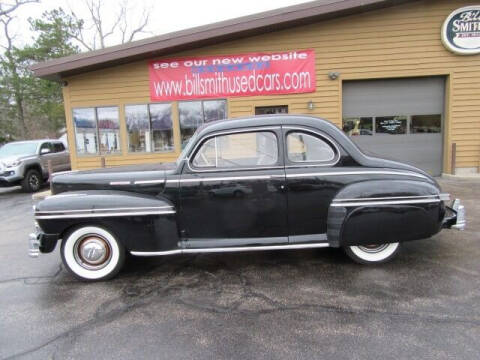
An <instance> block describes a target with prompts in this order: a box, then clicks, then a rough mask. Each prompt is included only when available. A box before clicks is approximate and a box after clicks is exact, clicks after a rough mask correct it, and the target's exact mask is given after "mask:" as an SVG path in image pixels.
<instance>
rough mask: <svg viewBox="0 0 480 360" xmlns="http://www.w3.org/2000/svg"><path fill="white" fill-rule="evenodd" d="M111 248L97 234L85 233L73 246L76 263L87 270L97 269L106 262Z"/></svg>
mask: <svg viewBox="0 0 480 360" xmlns="http://www.w3.org/2000/svg"><path fill="white" fill-rule="evenodd" d="M110 255H111V250H110V246H109V244H108V242H107V241H106V240H105V239H103V238H102V237H100V236H98V235H87V236H85V237H83V238H81V239H79V240H78V241H77V243H76V246H75V259H76V260H77V263H78V264H79V265H80V266H82V267H84V268H86V269H89V270H98V269H101V268H103V267H104V266H105V265H107V264H108V261H109V260H110Z"/></svg>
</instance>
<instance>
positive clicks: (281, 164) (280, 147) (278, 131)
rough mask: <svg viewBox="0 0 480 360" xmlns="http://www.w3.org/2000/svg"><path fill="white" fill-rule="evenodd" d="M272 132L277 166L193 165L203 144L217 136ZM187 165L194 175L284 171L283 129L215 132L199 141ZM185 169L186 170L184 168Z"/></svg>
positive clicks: (189, 156)
mask: <svg viewBox="0 0 480 360" xmlns="http://www.w3.org/2000/svg"><path fill="white" fill-rule="evenodd" d="M266 131H268V132H271V133H272V134H274V135H275V138H276V139H277V154H278V156H277V161H276V162H275V164H272V165H267V166H255V167H238V168H217V167H203V168H202V167H197V166H195V165H193V160H194V159H195V156H196V155H197V153H198V151H199V150H200V149H201V147H202V146H203V144H205V142H207V141H208V140H210V139H211V138H215V137H217V136H224V135H234V134H241V133H251V132H266ZM185 160H186V163H187V168H188V169H189V170H190V172H192V173H211V172H236V171H252V170H266V169H283V168H284V154H283V144H282V143H281V127H280V126H267V127H259V128H245V129H232V130H228V131H219V132H214V133H212V134H208V135H206V136H204V137H203V138H201V139H199V140H198V142H197V143H196V144H195V146H194V148H193V149H192V151H191V152H190V154H189V155H188V156H187V157H186V158H185ZM184 169H185V168H184Z"/></svg>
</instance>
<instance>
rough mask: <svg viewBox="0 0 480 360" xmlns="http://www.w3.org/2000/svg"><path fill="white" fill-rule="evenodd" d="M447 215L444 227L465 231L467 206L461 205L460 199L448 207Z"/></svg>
mask: <svg viewBox="0 0 480 360" xmlns="http://www.w3.org/2000/svg"><path fill="white" fill-rule="evenodd" d="M446 208H447V213H446V214H445V217H444V219H443V224H442V227H444V228H447V229H456V230H464V229H465V226H466V225H467V220H466V218H465V206H463V205H462V204H461V203H460V199H455V200H453V201H452V203H451V204H450V206H447V207H446Z"/></svg>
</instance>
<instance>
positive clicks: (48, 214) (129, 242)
mask: <svg viewBox="0 0 480 360" xmlns="http://www.w3.org/2000/svg"><path fill="white" fill-rule="evenodd" d="M35 219H36V221H37V223H38V225H39V227H40V228H41V230H42V232H43V233H45V234H48V235H52V236H53V235H57V238H58V239H60V238H62V237H63V236H65V235H66V234H67V233H68V232H69V231H70V230H72V229H74V228H77V227H79V226H85V225H97V226H101V227H104V228H106V229H107V230H109V231H111V232H112V233H113V234H114V235H115V236H116V237H117V238H118V239H119V241H120V242H121V243H122V244H123V245H124V246H125V247H126V249H127V250H129V251H158V250H159V249H160V250H170V249H176V248H177V246H178V243H179V240H180V239H179V232H178V226H177V218H176V209H175V206H174V205H173V203H172V202H171V201H170V200H168V199H166V198H163V197H161V196H151V195H146V194H138V193H131V192H127V191H114V190H88V191H78V192H65V193H61V194H58V195H53V196H50V197H47V198H46V199H45V200H42V201H41V202H39V203H38V204H37V205H36V206H35ZM52 250H53V249H52Z"/></svg>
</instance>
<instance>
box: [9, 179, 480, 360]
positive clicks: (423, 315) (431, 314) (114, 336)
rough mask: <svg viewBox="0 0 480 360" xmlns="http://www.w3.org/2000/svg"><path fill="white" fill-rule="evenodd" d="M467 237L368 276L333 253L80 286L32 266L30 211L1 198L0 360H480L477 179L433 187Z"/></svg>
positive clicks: (210, 257)
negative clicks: (456, 209)
mask: <svg viewBox="0 0 480 360" xmlns="http://www.w3.org/2000/svg"><path fill="white" fill-rule="evenodd" d="M441 184H442V186H443V189H444V191H446V192H450V193H451V194H452V195H453V196H455V197H460V198H462V199H464V200H465V201H464V203H465V205H466V208H467V220H468V224H467V229H466V230H465V231H463V232H458V231H453V230H450V231H443V232H441V233H440V234H438V235H437V236H435V237H434V238H433V239H428V240H424V241H418V242H412V243H407V244H405V246H404V248H403V252H402V253H401V254H400V256H399V257H397V258H396V259H395V260H394V261H392V262H391V263H389V264H385V265H381V266H374V267H365V266H361V265H356V264H354V263H352V262H351V261H350V260H349V259H347V258H346V256H344V255H343V254H342V252H341V251H340V250H336V249H322V250H293V251H270V252H258V253H234V254H205V255H196V256H193V255H192V256H187V255H183V256H171V257H159V258H151V259H130V260H129V262H128V264H127V266H126V268H125V269H124V270H123V271H122V272H121V273H120V275H119V276H118V277H117V278H115V279H114V280H112V281H109V282H103V283H94V284H85V283H82V282H79V281H77V280H75V279H74V278H73V277H72V276H71V275H70V274H68V273H67V272H66V270H65V269H64V268H63V266H62V265H61V260H60V255H59V253H58V248H57V250H56V251H55V253H53V254H48V255H41V256H40V257H39V258H38V259H30V258H28V257H27V238H28V234H29V232H31V231H32V230H33V219H32V211H31V207H32V200H31V196H30V195H28V194H23V193H21V192H20V190H19V189H17V188H15V189H1V190H0V204H1V208H2V211H1V212H0V228H1V235H0V359H9V358H21V359H24V358H25V359H65V358H80V357H82V358H87V359H88V358H92V359H100V358H132V359H133V358H135V359H136V358H140V359H143V358H148V359H150V358H155V359H164V358H165V359H166V358H168V359H222V358H228V359H253V358H255V359H292V358H296V359H300V358H302V359H319V358H322V359H336V360H338V359H373V358H378V359H412V358H424V359H425V358H428V359H478V358H479V357H480V341H479V339H480V260H479V259H480V219H479V217H480V205H479V202H480V181H479V180H475V181H467V180H441Z"/></svg>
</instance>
